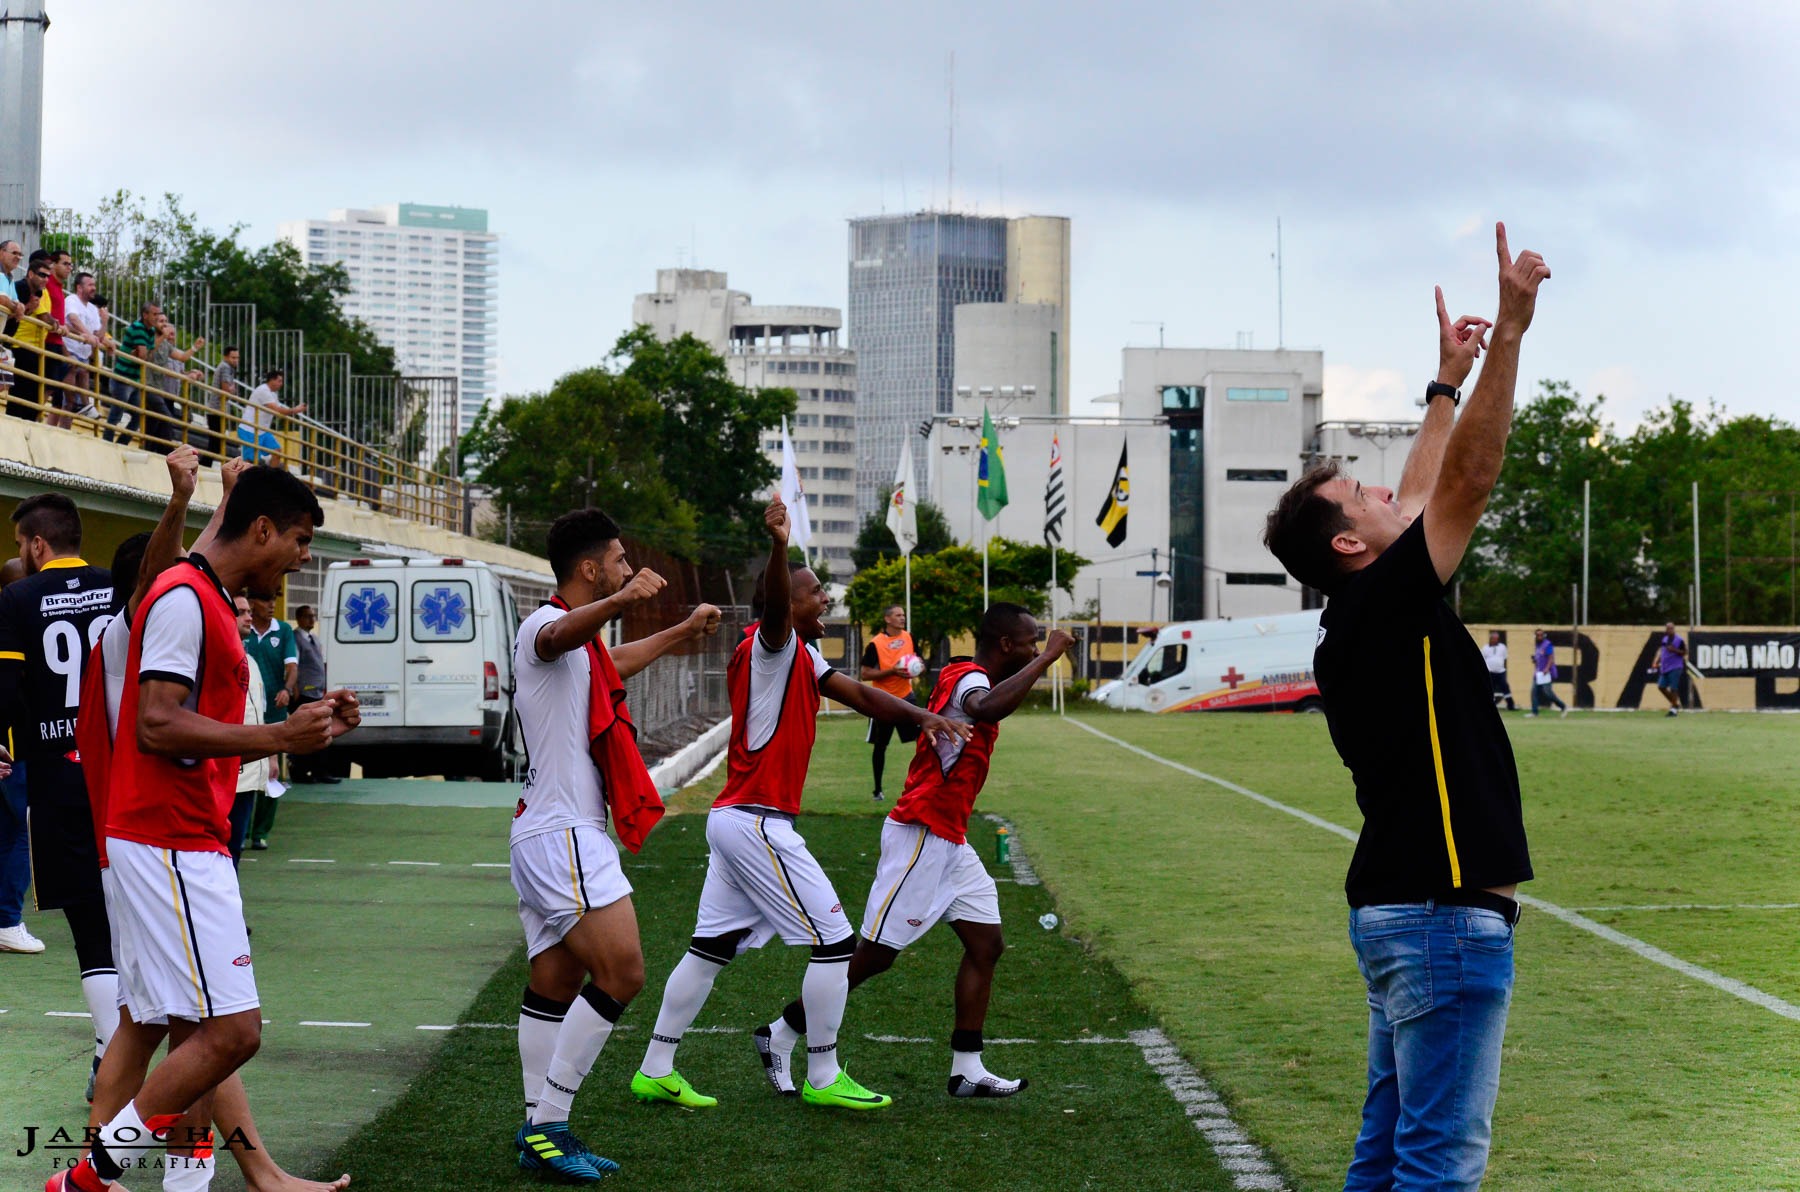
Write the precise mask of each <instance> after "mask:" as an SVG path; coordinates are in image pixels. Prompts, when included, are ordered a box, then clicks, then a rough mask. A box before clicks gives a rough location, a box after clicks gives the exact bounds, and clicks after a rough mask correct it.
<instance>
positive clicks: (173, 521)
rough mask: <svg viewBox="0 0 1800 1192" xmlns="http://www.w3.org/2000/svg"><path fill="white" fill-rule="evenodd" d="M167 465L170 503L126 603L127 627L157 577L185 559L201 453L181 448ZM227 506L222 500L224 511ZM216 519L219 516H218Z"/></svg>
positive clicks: (147, 549)
mask: <svg viewBox="0 0 1800 1192" xmlns="http://www.w3.org/2000/svg"><path fill="white" fill-rule="evenodd" d="M164 462H166V463H167V464H168V465H169V501H168V504H166V505H164V506H163V512H162V517H161V519H160V520H158V521H157V523H156V529H155V530H153V531H151V533H150V541H149V542H147V543H145V544H144V558H143V561H142V562H141V563H139V564H138V576H137V587H136V588H134V589H132V593H131V596H130V597H129V598H128V599H127V600H126V601H125V622H126V624H130V623H131V618H132V615H133V614H134V613H136V612H137V610H138V605H139V604H140V603H142V601H143V599H144V596H145V595H146V594H147V593H148V592H149V591H150V585H151V584H152V583H153V582H155V580H156V577H157V576H159V575H161V574H162V573H163V572H164V571H167V570H168V569H169V568H170V567H172V566H174V565H175V562H176V560H178V559H180V558H181V556H182V550H181V536H182V532H183V531H184V530H185V529H187V510H188V501H189V500H191V499H192V498H193V495H194V485H195V484H196V483H197V482H198V478H199V475H200V453H199V452H198V451H196V450H194V449H193V448H192V447H177V448H176V449H175V450H173V451H171V452H169V454H168V455H167V456H166V457H165V458H164ZM224 504H225V503H224V502H223V501H220V502H219V505H220V508H223V507H224ZM214 516H215V517H216V516H218V515H217V514H216V513H215V514H214ZM114 599H117V596H115V597H114Z"/></svg>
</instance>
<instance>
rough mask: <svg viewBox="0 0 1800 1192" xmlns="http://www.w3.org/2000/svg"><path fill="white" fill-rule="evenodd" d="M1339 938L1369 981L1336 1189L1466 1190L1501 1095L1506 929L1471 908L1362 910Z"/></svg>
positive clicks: (1483, 1161) (1509, 976)
mask: <svg viewBox="0 0 1800 1192" xmlns="http://www.w3.org/2000/svg"><path fill="white" fill-rule="evenodd" d="M1350 943H1351V945H1352V946H1353V947H1355V949H1356V963H1357V967H1358V968H1360V969H1361V970H1362V975H1363V980H1364V981H1365V982H1367V984H1368V987H1369V1092H1368V1097H1367V1099H1366V1100H1365V1101H1364V1102H1363V1118H1362V1131H1361V1133H1359V1134H1358V1135H1357V1138H1356V1154H1355V1157H1354V1158H1353V1159H1352V1160H1351V1163H1350V1171H1349V1174H1348V1175H1347V1176H1346V1177H1345V1179H1344V1189H1345V1192H1376V1190H1378V1189H1379V1190H1382V1192H1386V1190H1388V1189H1392V1190H1393V1192H1407V1190H1410V1189H1434V1190H1439V1192H1448V1190H1452V1189H1468V1190H1469V1192H1473V1190H1474V1189H1476V1188H1479V1187H1480V1186H1481V1177H1482V1175H1483V1173H1484V1172H1486V1170H1487V1156H1488V1141H1489V1137H1490V1134H1491V1129H1490V1127H1491V1124H1492V1121H1493V1115H1494V1098H1495V1097H1496V1096H1497V1095H1498V1093H1499V1091H1500V1042H1501V1039H1502V1038H1503V1037H1504V1035H1505V1034H1506V1011H1507V1007H1508V1006H1509V1005H1510V1004H1511V1002H1512V986H1513V928H1512V924H1510V923H1508V922H1507V921H1506V919H1505V918H1504V917H1503V916H1501V915H1500V914H1498V913H1496V912H1494V911H1489V910H1479V909H1476V908H1473V907H1463V906H1439V905H1438V904H1436V903H1431V902H1421V903H1407V904H1404V905H1397V906H1365V907H1358V908H1356V909H1355V910H1352V911H1351V912H1350Z"/></svg>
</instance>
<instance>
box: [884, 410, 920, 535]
mask: <svg viewBox="0 0 1800 1192" xmlns="http://www.w3.org/2000/svg"><path fill="white" fill-rule="evenodd" d="M917 492H918V486H917V485H916V484H915V483H914V482H913V458H912V436H911V435H908V436H907V437H906V441H905V442H904V443H902V444H901V445H900V463H899V466H897V467H896V468H895V469H894V495H893V496H891V497H889V498H888V511H887V528H888V530H889V532H890V533H892V534H893V535H894V541H895V542H897V543H899V544H900V553H901V554H903V555H910V554H912V553H913V548H914V547H916V546H918V545H919V512H918V509H917V508H916V507H915V504H914V494H916V493H917Z"/></svg>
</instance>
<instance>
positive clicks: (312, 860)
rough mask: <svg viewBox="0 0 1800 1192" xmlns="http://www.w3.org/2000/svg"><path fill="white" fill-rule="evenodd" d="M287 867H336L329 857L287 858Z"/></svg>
mask: <svg viewBox="0 0 1800 1192" xmlns="http://www.w3.org/2000/svg"><path fill="white" fill-rule="evenodd" d="M288 864H289V865H336V864H337V862H336V861H334V860H333V859H332V858H330V857H289V858H288Z"/></svg>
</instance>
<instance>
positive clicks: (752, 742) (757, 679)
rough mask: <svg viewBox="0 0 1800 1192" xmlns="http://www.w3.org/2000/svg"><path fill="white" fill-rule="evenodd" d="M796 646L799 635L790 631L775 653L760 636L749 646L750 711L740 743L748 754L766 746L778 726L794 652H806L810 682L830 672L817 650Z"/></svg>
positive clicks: (815, 648)
mask: <svg viewBox="0 0 1800 1192" xmlns="http://www.w3.org/2000/svg"><path fill="white" fill-rule="evenodd" d="M799 643H800V635H799V634H798V633H795V632H794V631H793V630H792V629H790V630H788V639H787V644H786V645H784V646H782V647H781V649H779V650H771V649H769V647H768V646H767V645H765V644H764V643H763V639H762V634H760V633H759V634H756V635H755V640H754V641H753V642H752V643H751V646H750V710H749V712H748V713H747V719H746V722H745V725H744V739H745V741H746V743H747V744H748V746H749V748H750V751H751V752H752V753H754V752H756V751H757V750H758V749H761V748H763V747H764V746H765V745H767V744H768V743H769V738H771V737H773V736H774V735H775V728H776V726H777V725H778V724H780V723H781V705H782V702H783V701H784V700H786V699H787V680H788V673H789V671H790V670H791V669H792V668H793V665H794V650H795V649H796V648H804V649H805V650H806V664H807V665H808V666H810V667H812V671H813V678H814V679H823V678H824V677H825V673H826V672H827V671H829V670H830V669H831V664H830V663H829V662H826V661H825V656H824V655H823V654H821V653H819V647H817V646H815V645H813V644H812V643H811V642H807V643H805V645H804V647H801V646H800V645H799Z"/></svg>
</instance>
